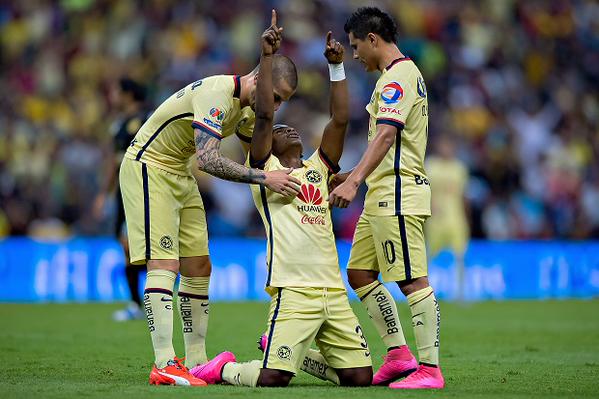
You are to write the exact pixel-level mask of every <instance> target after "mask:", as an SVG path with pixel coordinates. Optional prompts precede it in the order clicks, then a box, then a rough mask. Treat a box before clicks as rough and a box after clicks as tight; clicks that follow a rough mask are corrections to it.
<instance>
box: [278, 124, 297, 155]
mask: <svg viewBox="0 0 599 399" xmlns="http://www.w3.org/2000/svg"><path fill="white" fill-rule="evenodd" d="M298 145H299V146H300V147H301V146H302V138H301V137H300V135H299V133H298V132H297V130H295V129H294V128H292V127H291V126H283V127H279V128H276V129H274V130H273V131H272V152H273V153H274V154H275V155H277V154H283V153H285V152H286V151H287V150H289V148H290V147H293V146H298Z"/></svg>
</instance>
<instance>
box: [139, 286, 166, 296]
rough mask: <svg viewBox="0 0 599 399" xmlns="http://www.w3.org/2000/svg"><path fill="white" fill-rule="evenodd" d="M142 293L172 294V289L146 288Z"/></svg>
mask: <svg viewBox="0 0 599 399" xmlns="http://www.w3.org/2000/svg"><path fill="white" fill-rule="evenodd" d="M144 294H164V295H170V296H173V291H171V290H167V289H165V288H146V289H145V290H144Z"/></svg>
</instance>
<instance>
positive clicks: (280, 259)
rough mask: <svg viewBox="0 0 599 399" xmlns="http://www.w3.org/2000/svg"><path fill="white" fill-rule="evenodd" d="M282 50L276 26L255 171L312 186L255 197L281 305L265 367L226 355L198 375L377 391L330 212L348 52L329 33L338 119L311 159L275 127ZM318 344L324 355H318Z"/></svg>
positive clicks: (344, 116) (270, 281)
mask: <svg viewBox="0 0 599 399" xmlns="http://www.w3.org/2000/svg"><path fill="white" fill-rule="evenodd" d="M279 43H280V30H279V28H277V27H276V26H274V25H273V26H272V27H271V30H270V31H269V32H266V33H265V34H264V35H263V37H262V56H261V58H260V75H259V77H258V84H257V85H258V88H257V95H256V99H257V100H256V126H255V129H254V136H253V139H252V143H251V149H250V157H249V162H250V163H251V164H252V166H253V167H257V168H262V169H263V170H267V171H268V170H279V169H285V168H294V170H293V172H292V175H293V176H296V177H297V178H298V179H300V180H301V182H302V185H301V193H300V194H299V195H298V196H297V197H295V198H294V199H289V197H284V196H282V195H280V194H277V193H275V192H272V191H267V190H266V189H265V188H264V187H260V188H256V189H252V191H253V195H254V201H255V203H256V207H257V208H258V210H259V211H260V214H261V216H262V220H263V222H264V225H265V227H266V233H267V237H268V255H267V258H268V277H267V282H266V290H267V292H268V293H269V294H270V295H271V297H272V299H271V304H270V315H269V323H268V328H267V331H268V333H267V336H266V339H265V342H264V343H263V345H262V347H263V350H264V356H263V360H262V361H258V360H254V361H251V362H247V363H235V357H234V356H233V354H232V353H230V352H229V353H222V354H220V355H218V356H217V357H216V358H214V359H213V360H212V361H210V362H208V363H207V364H206V365H200V366H198V367H195V368H193V369H192V370H191V373H192V374H194V375H195V376H196V377H198V378H201V379H203V380H205V381H206V382H208V383H219V382H222V381H225V382H228V383H230V384H233V385H245V386H252V387H254V386H268V387H281V386H287V385H288V384H289V381H290V380H291V378H292V377H293V376H294V374H295V373H296V372H297V371H298V369H302V370H304V371H307V372H309V373H310V374H313V375H315V376H317V377H319V378H321V379H326V380H330V381H332V382H334V383H336V384H339V385H344V386H368V385H370V384H371V382H372V363H371V358H370V352H369V349H368V345H367V343H366V340H365V339H364V335H363V334H362V328H361V327H360V325H359V323H358V319H357V318H356V316H355V314H354V313H353V311H352V309H351V307H350V306H349V301H348V298H347V292H346V291H345V288H344V284H343V281H342V279H341V273H340V270H339V261H338V259H337V251H336V250H335V237H334V234H333V229H332V225H331V215H330V210H329V208H328V204H327V203H326V198H327V195H328V177H329V176H331V175H332V174H333V173H336V172H337V171H338V170H339V168H338V166H337V162H338V160H339V158H340V157H341V153H342V151H343V141H344V136H345V130H346V127H347V121H348V116H349V110H348V93H347V84H346V82H345V74H344V72H343V64H342V61H343V53H344V50H343V47H342V46H341V44H340V43H339V42H337V41H335V40H333V39H331V33H330V32H329V34H328V35H327V44H326V50H325V56H326V58H327V60H328V61H329V67H330V70H331V80H332V84H331V86H332V89H331V112H332V115H331V120H330V121H329V123H328V124H327V126H326V128H325V130H324V134H323V137H322V143H321V145H320V148H319V149H318V150H317V151H316V152H314V154H313V155H312V156H310V157H309V158H308V159H306V160H302V159H301V154H302V142H301V139H300V136H299V134H298V132H297V131H296V130H295V129H293V128H292V127H290V126H286V125H276V126H274V128H273V125H272V123H273V113H274V112H273V96H272V85H273V76H272V54H273V53H274V52H275V51H276V49H277V48H278V47H279ZM275 83H276V82H275ZM314 340H316V343H317V345H318V347H319V348H320V351H316V350H313V349H310V344H311V343H312V342H313V341H314Z"/></svg>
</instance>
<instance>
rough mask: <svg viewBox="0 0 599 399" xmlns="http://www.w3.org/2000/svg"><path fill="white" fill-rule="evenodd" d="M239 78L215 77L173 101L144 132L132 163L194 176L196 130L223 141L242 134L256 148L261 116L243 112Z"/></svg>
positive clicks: (165, 104)
mask: <svg viewBox="0 0 599 399" xmlns="http://www.w3.org/2000/svg"><path fill="white" fill-rule="evenodd" d="M240 90H241V85H240V82H239V76H232V75H217V76H210V77H207V78H205V79H201V80H198V81H195V82H193V83H190V84H189V85H187V86H185V87H184V88H182V89H181V90H179V91H178V92H176V93H175V94H173V95H172V96H170V97H169V98H167V99H166V100H165V101H164V102H163V103H162V104H160V106H159V107H158V108H157V109H156V111H154V113H153V114H152V115H151V116H150V117H149V118H148V120H147V121H146V122H145V123H144V124H143V125H142V127H141V128H140V129H139V132H138V133H137V135H136V136H135V138H134V139H133V141H132V142H131V145H130V146H129V148H128V149H127V153H126V155H125V156H126V157H128V158H131V159H135V160H137V161H142V162H145V163H147V164H150V165H152V166H155V167H157V168H160V169H164V170H166V171H168V172H171V173H175V174H178V175H186V176H187V175H189V174H190V172H189V168H188V164H187V161H188V159H189V158H190V157H191V156H192V155H193V154H195V140H194V133H193V131H194V128H196V129H200V130H202V131H204V132H206V133H208V134H210V135H212V136H214V137H216V138H218V139H221V138H223V137H227V136H230V135H231V134H233V133H236V134H237V135H238V136H239V138H240V139H241V140H243V141H245V142H250V141H251V137H252V132H253V130H254V121H255V115H254V111H252V109H251V108H250V107H244V108H243V109H242V108H241V107H240V103H239V93H240Z"/></svg>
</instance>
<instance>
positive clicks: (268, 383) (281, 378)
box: [258, 369, 293, 388]
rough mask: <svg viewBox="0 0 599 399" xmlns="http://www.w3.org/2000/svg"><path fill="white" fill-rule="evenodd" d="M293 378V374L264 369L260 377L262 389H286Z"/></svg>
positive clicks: (259, 383)
mask: <svg viewBox="0 0 599 399" xmlns="http://www.w3.org/2000/svg"><path fill="white" fill-rule="evenodd" d="M291 378H293V373H291V372H289V371H284V370H272V369H262V370H260V376H259V377H258V386H260V387H272V388H274V387H279V388H280V387H286V386H287V385H289V382H290V381H291Z"/></svg>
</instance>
